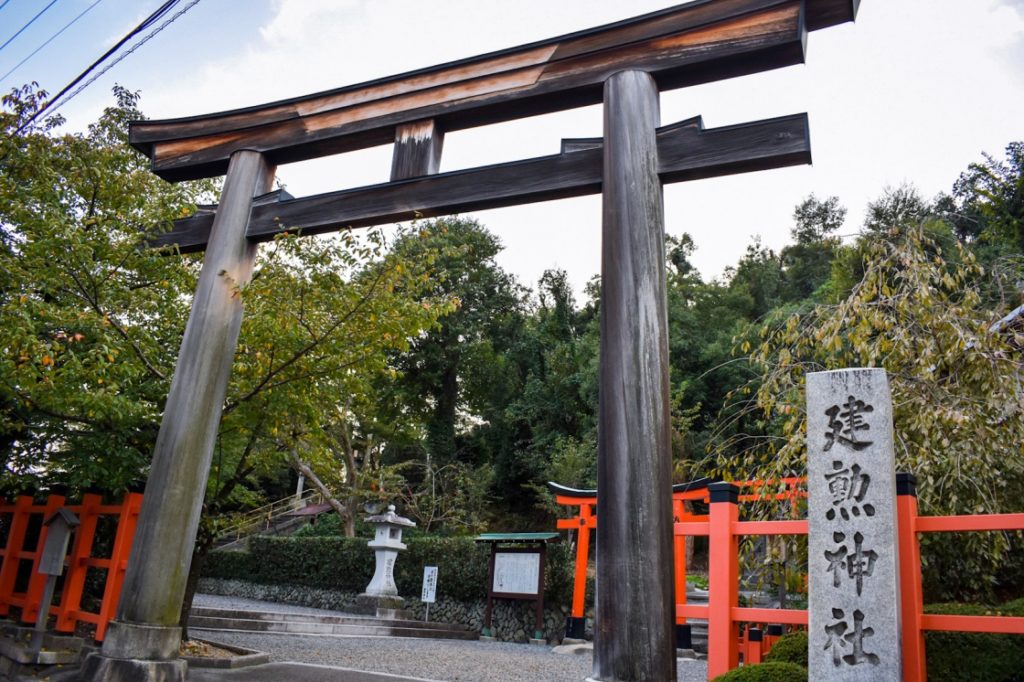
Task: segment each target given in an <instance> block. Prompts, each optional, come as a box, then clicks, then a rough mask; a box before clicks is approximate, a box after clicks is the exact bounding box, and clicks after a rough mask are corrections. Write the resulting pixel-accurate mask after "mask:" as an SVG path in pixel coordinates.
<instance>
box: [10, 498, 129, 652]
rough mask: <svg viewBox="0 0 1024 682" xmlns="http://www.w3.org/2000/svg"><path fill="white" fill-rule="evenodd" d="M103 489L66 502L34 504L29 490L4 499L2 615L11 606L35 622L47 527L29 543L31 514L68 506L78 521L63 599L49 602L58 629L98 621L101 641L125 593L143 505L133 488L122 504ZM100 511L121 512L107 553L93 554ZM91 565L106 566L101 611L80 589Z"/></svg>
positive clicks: (54, 500) (49, 500) (42, 580)
mask: <svg viewBox="0 0 1024 682" xmlns="http://www.w3.org/2000/svg"><path fill="white" fill-rule="evenodd" d="M102 502H103V500H102V498H101V497H100V496H99V495H85V496H84V497H83V498H82V503H81V504H77V505H75V504H73V505H66V504H65V498H64V496H63V495H50V496H49V497H47V499H46V502H44V503H42V504H35V503H34V501H33V499H32V498H31V497H28V496H22V497H18V498H17V499H16V500H15V501H14V503H13V504H0V516H2V517H6V519H7V521H8V523H9V526H8V532H7V542H6V544H5V546H4V547H3V548H2V549H0V557H2V559H3V561H2V563H0V616H2V615H7V614H8V613H9V611H10V609H11V607H12V606H16V607H19V608H20V609H21V619H22V621H24V622H26V623H35V621H36V618H37V616H38V614H39V608H40V606H41V603H42V599H43V589H44V587H45V584H46V576H45V575H43V574H41V573H39V559H40V555H41V554H42V548H43V546H44V545H45V543H46V534H47V527H46V526H45V525H42V526H41V528H40V531H39V536H38V540H37V541H36V542H35V544H34V546H33V547H32V548H31V549H30V548H28V547H26V546H25V539H26V535H27V531H28V528H29V524H30V523H32V521H33V519H32V517H33V515H36V516H38V517H40V521H39V522H40V523H41V522H42V521H44V520H46V519H47V518H49V517H50V516H51V515H53V514H54V513H56V512H57V510H59V509H61V508H62V507H63V508H66V509H68V510H70V511H71V512H73V513H74V514H75V515H76V516H78V520H79V524H80V525H79V526H78V527H77V528H76V529H75V535H74V541H73V542H72V543H71V545H70V550H69V551H68V554H67V559H66V565H67V569H66V571H65V573H64V587H63V589H62V590H61V596H60V602H59V603H57V604H53V605H51V606H50V614H51V615H53V616H56V619H57V622H56V629H57V631H58V632H73V631H74V629H75V626H76V625H77V624H78V622H80V621H81V622H86V623H92V624H94V625H95V626H96V640H97V641H102V640H103V637H104V636H105V635H106V631H107V624H108V623H109V622H110V621H111V620H112V619H113V618H114V614H115V613H116V611H117V603H118V600H119V599H120V597H121V585H122V583H123V582H124V574H125V570H126V569H127V567H128V555H129V553H130V551H131V547H132V538H133V537H134V536H135V525H136V523H137V521H138V517H139V509H140V508H141V507H142V495H140V494H139V493H129V494H128V495H126V496H125V498H124V500H123V501H122V503H121V504H116V505H105V504H103V503H102ZM102 516H116V517H117V532H116V534H115V536H114V544H113V549H112V551H111V555H110V556H109V557H94V556H92V551H93V542H94V540H95V538H96V527H97V525H98V524H99V520H100V517H102ZM28 561H31V562H32V571H31V573H30V575H29V579H28V585H27V587H26V588H25V590H24V591H23V592H22V591H18V590H17V589H16V587H17V582H18V581H17V579H18V573H19V570H20V569H21V567H22V564H23V562H28ZM90 568H93V569H100V570H104V571H106V582H105V585H104V589H103V598H102V600H101V602H100V609H99V611H98V612H95V613H94V612H91V611H86V610H85V609H83V608H82V605H81V601H82V593H83V591H84V588H85V579H86V575H87V573H88V571H89V569H90Z"/></svg>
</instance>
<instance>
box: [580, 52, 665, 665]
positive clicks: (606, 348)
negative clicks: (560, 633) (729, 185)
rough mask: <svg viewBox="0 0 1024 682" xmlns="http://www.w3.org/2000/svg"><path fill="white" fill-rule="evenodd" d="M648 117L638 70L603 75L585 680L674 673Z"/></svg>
mask: <svg viewBox="0 0 1024 682" xmlns="http://www.w3.org/2000/svg"><path fill="white" fill-rule="evenodd" d="M658 116H659V114H658V89H657V86H656V85H655V83H654V79H653V78H651V76H650V75H649V74H647V73H644V72H642V71H623V72H621V73H617V74H615V75H614V76H612V77H611V78H609V79H608V82H607V83H606V85H605V102H604V148H603V150H602V151H603V156H604V191H603V193H602V195H603V211H602V221H601V223H602V239H601V360H600V377H601V383H600V391H599V401H598V402H599V405H598V412H599V414H600V419H599V422H598V429H597V489H598V491H600V494H599V495H598V496H597V517H598V519H600V523H598V524H597V546H598V548H599V549H598V553H597V583H596V589H595V590H594V594H595V607H596V608H595V619H594V677H595V678H596V679H600V680H652V681H653V680H674V679H676V665H675V664H676V655H675V654H676V647H675V632H674V629H673V624H674V622H675V620H674V611H675V609H674V607H673V604H675V601H676V600H675V599H674V596H673V595H674V581H673V579H672V574H673V542H672V452H671V447H670V445H671V432H670V426H669V376H668V371H669V367H668V314H667V312H666V310H667V303H666V296H667V295H666V285H665V215H664V213H665V211H664V206H663V201H662V189H661V178H660V177H659V171H660V162H659V158H658V157H659V150H660V147H661V145H660V144H659V143H658V141H657V139H656V135H655V132H656V128H657V126H658ZM576 153H577V154H583V153H585V152H576Z"/></svg>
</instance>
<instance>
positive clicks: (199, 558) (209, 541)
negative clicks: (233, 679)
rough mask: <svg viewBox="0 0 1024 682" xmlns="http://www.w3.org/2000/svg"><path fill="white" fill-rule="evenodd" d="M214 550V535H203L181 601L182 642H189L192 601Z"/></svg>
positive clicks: (190, 566)
mask: <svg viewBox="0 0 1024 682" xmlns="http://www.w3.org/2000/svg"><path fill="white" fill-rule="evenodd" d="M211 549H213V535H211V534H206V533H204V534H203V537H202V538H201V539H200V540H199V541H198V542H196V548H195V550H194V551H193V552H192V562H191V564H189V569H188V580H187V581H186V582H185V598H184V599H182V601H181V614H180V616H179V619H178V624H179V625H180V626H181V641H183V642H187V641H188V640H189V635H188V620H189V618H190V617H191V615H192V601H193V599H195V596H196V590H197V589H198V588H199V578H200V577H201V576H202V574H203V566H205V565H206V557H208V556H209V555H210V550H211Z"/></svg>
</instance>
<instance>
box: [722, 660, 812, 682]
mask: <svg viewBox="0 0 1024 682" xmlns="http://www.w3.org/2000/svg"><path fill="white" fill-rule="evenodd" d="M712 682H807V668H804V667H803V666H799V665H797V664H796V663H779V662H774V663H758V664H757V665H745V666H743V667H742V668H736V669H735V670H730V671H729V672H727V673H726V674H724V675H719V676H718V677H716V678H715V679H714V680H713V681H712Z"/></svg>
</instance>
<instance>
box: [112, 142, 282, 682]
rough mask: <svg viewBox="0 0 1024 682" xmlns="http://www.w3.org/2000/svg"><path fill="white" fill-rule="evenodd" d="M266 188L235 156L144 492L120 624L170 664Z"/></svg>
mask: <svg viewBox="0 0 1024 682" xmlns="http://www.w3.org/2000/svg"><path fill="white" fill-rule="evenodd" d="M273 179H274V167H273V166H272V165H269V164H267V161H266V159H265V158H263V156H262V155H260V154H258V153H256V152H250V151H240V152H237V153H236V154H235V155H233V156H232V158H231V166H230V172H229V173H228V176H227V180H226V181H225V183H224V190H223V192H222V193H221V203H220V205H219V207H218V209H217V214H216V219H215V223H214V228H213V235H212V238H211V240H210V248H209V249H208V250H207V252H206V258H205V260H204V262H203V269H202V271H201V272H200V275H199V282H198V285H197V288H196V294H195V298H194V299H193V302H192V312H191V313H190V314H189V318H188V324H187V325H186V327H185V335H184V338H183V340H182V342H181V351H180V352H179V355H178V362H177V365H176V366H175V369H174V378H173V379H172V381H171V388H170V393H169V395H168V396H167V404H166V406H165V408H164V414H163V419H162V421H161V422H160V432H159V434H158V435H157V439H156V446H155V449H154V452H153V463H152V468H151V470H150V473H149V478H148V480H147V482H146V494H145V499H144V501H143V503H142V511H141V513H140V515H139V524H138V529H137V530H136V533H135V546H134V548H133V549H134V551H133V552H132V560H131V562H129V564H128V572H127V573H126V575H125V583H124V585H125V587H124V597H123V598H122V600H121V603H120V606H119V607H118V621H123V622H128V623H141V624H146V625H147V626H159V627H162V628H169V629H170V630H172V631H174V632H176V635H172V636H171V637H170V639H171V640H173V641H172V642H171V643H172V644H173V649H172V651H173V653H168V654H166V655H165V657H175V656H176V655H177V650H178V639H180V635H181V633H180V631H179V630H178V629H177V627H176V626H177V625H178V616H179V610H180V608H181V600H182V596H183V595H184V593H185V580H186V578H187V577H188V568H189V561H190V560H191V557H192V550H193V548H194V546H195V539H196V531H197V528H198V526H199V516H200V512H201V508H202V505H203V492H204V491H205V490H206V477H207V474H208V472H209V469H210V459H211V457H212V456H213V445H214V441H215V440H216V437H217V427H218V425H219V424H220V414H221V408H222V407H223V403H224V395H225V392H226V391H227V385H228V379H229V377H230V374H231V362H232V359H233V358H234V355H235V345H236V343H237V341H238V333H239V329H240V328H241V324H242V300H241V298H240V297H239V296H238V288H239V287H242V286H245V284H247V283H248V282H249V279H250V277H251V276H252V269H253V264H254V262H255V259H256V248H257V247H256V245H255V244H253V243H251V242H248V241H247V240H246V238H245V234H246V223H247V222H248V219H249V215H250V209H251V207H252V205H253V198H254V197H258V196H261V195H264V193H266V192H267V190H268V189H270V186H271V183H272V182H273ZM118 641H120V640H118V639H117V638H116V637H114V638H109V637H108V639H107V641H106V642H105V643H104V644H105V645H104V648H103V653H104V655H107V656H110V657H112V658H116V659H130V658H133V657H136V656H138V655H139V654H138V651H118V650H116V646H117V642H118ZM126 641H127V640H126ZM111 647H114V650H111ZM121 679H126V678H121Z"/></svg>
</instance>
